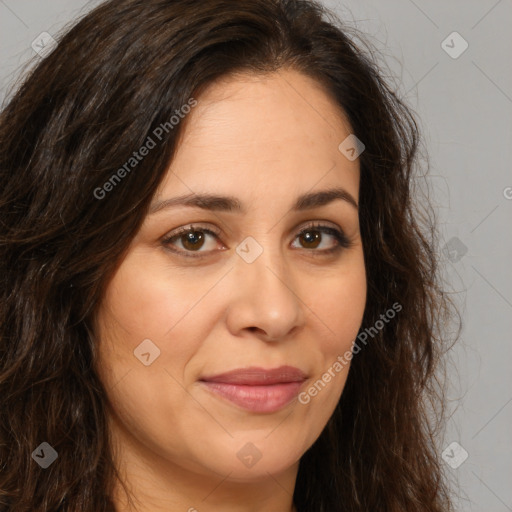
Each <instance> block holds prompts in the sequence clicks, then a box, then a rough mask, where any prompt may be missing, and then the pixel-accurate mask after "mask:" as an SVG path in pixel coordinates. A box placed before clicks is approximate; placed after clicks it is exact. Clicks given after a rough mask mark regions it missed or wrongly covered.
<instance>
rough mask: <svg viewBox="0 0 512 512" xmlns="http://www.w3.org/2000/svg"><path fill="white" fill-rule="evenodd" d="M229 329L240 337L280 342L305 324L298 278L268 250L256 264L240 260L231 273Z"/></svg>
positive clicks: (228, 313) (228, 312)
mask: <svg viewBox="0 0 512 512" xmlns="http://www.w3.org/2000/svg"><path fill="white" fill-rule="evenodd" d="M230 278H231V286H230V298H229V306H228V311H227V324H228V329H229V330H230V332H231V333H232V334H233V335H237V336H240V334H242V333H243V331H248V332H251V333H252V334H253V335H254V334H255V335H257V336H258V337H260V338H261V339H262V340H264V341H279V340H282V339H284V338H285V337H286V336H288V335H289V334H290V333H291V332H292V331H293V330H294V329H295V330H297V329H298V328H300V327H301V326H302V325H303V324H304V319H305V312H304V307H305V306H304V302H303V301H302V300H301V297H299V295H298V290H297V285H298V281H297V279H298V278H297V276H295V279H292V273H291V271H290V269H289V268H287V267H286V265H285V264H284V262H283V261H282V260H280V258H279V256H278V255H275V256H271V255H270V254H269V253H268V252H266V251H264V252H263V253H262V255H261V256H260V257H259V258H258V259H257V260H256V261H254V262H253V263H246V262H245V261H243V260H242V259H239V260H238V261H237V262H236V264H235V269H234V271H233V272H231V277H230Z"/></svg>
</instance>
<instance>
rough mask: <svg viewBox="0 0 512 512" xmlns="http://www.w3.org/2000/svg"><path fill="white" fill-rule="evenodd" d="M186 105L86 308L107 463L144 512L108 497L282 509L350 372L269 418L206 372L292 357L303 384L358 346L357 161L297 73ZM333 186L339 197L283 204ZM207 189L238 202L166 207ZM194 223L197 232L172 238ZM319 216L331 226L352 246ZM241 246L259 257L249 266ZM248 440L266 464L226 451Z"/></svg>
mask: <svg viewBox="0 0 512 512" xmlns="http://www.w3.org/2000/svg"><path fill="white" fill-rule="evenodd" d="M197 100H198V105H197V106H196V107H195V108H194V109H193V110H192V112H191V113H190V114H189V115H188V116H187V118H186V120H185V121H184V122H185V123H186V124H185V125H184V126H183V128H185V130H184V132H183V134H182V138H181V140H180V143H179V147H178V151H177V153H176V155H175V158H174V159H173V161H172V163H171V164H170V167H169V170H168V172H167V175H166V177H165V179H164V181H163V182H162V184H161V186H160V187H159V190H158V191H157V193H156V195H155V197H154V200H153V204H152V206H153V209H154V210H155V211H153V212H152V213H151V212H150V213H148V215H147V217H146V218H145V221H144V224H143V226H142V227H141V229H140V231H139V232H138V234H137V235H136V237H135V238H134V240H133V241H132V244H131V246H130V248H129V250H128V251H127V253H126V256H125V257H124V259H123V260H122V262H120V264H119V266H118V268H117V271H116V273H115V275H114V276H113V278H112V279H111V280H110V281H109V283H108V286H107V289H106V292H105V295H104V297H103V299H102V302H101V304H100V308H99V313H98V316H97V318H96V329H97V337H98V346H99V365H98V372H99V374H100V378H101V380H102V382H103V384H104V386H105V389H106V392H107V395H108V398H109V403H110V410H109V411H108V418H109V425H110V429H111V433H112V438H113V443H114V451H115V459H116V464H117V465H118V467H119V469H120V472H121V475H122V477H123V478H124V479H125V482H126V484H127V486H128V489H129V491H130V493H131V495H132V498H133V499H134V500H135V504H136V506H137V508H130V506H129V505H128V504H127V501H126V497H125V495H124V493H123V492H122V491H121V490H120V489H121V488H120V487H119V486H118V488H117V491H116V496H115V501H116V505H117V509H118V510H119V511H122V512H124V511H128V510H139V511H142V512H157V511H158V512H159V511H164V510H165V511H166V512H168V511H183V512H187V511H188V512H194V511H197V512H289V511H292V512H293V511H294V506H293V503H292V496H293V491H294V487H295V481H296V477H297V471H298V466H299V460H300V458H301V456H302V455H303V454H304V453H305V451H306V450H307V449H308V448H309V447H310V446H311V445H312V444H313V443H314V442H315V440H316V439H317V438H318V437H319V435H320V434H321V432H322V430H323V428H324V427H325V425H326V423H327V421H328V419H329V417H330V416H331V415H332V413H333V411H334V408H335V406H336V404H337V402H338V401H339V398H340V396H341V393H342V391H343V387H344V385H345V381H346V378H347V373H348V366H346V367H344V368H343V370H342V371H339V372H337V373H336V374H335V376H334V377H332V378H331V379H330V382H328V383H327V384H326V385H325V387H323V388H322V389H321V390H320V391H319V392H318V393H317V394H316V396H314V397H312V398H311V400H310V401H309V403H307V404H303V403H300V402H299V401H298V400H297V399H295V400H293V401H292V402H290V403H289V404H288V405H285V406H284V407H283V408H282V409H280V410H278V411H277V412H272V413H255V412H251V411H248V410H246V409H244V408H242V407H239V406H237V405H234V404H233V403H231V402H229V401H227V400H226V399H224V398H222V397H220V396H218V395H216V394H214V393H212V392H211V391H210V390H209V389H207V387H206V386H205V385H204V383H201V382H200V379H201V377H204V376H206V375H213V374H220V373H224V372H227V371H230V370H233V369H237V368H246V367H249V366H257V367H263V368H267V369H269V368H276V367H279V366H281V365H291V366H295V367H297V368H299V369H301V370H302V371H303V372H305V373H306V374H307V376H308V378H307V380H306V381H305V382H304V384H303V387H302V388H301V390H307V389H309V388H310V387H311V386H312V385H313V384H314V383H315V382H317V381H318V380H319V379H321V377H322V375H323V374H324V373H325V372H326V371H327V370H328V368H330V367H332V365H333V363H334V362H335V361H336V359H337V357H338V356H340V355H342V354H344V353H345V352H346V351H347V350H350V349H351V346H352V344H353V341H354V339H355V337H356V335H357V333H358V330H359V328H360V326H361V322H362V318H363V312H364V308H365V303H366V274H365V267H364V259H363V246H362V241H361V236H360V229H359V219H358V210H357V202H358V196H359V161H358V159H357V160H355V161H350V160H348V159H347V158H346V157H345V156H344V155H343V154H342V153H341V152H340V151H339V149H338V146H339V144H340V143H341V142H342V141H343V140H344V139H345V138H346V137H347V136H348V135H349V134H350V133H351V129H350V125H349V124H348V123H347V121H346V118H345V116H344V115H343V113H342V112H340V109H339V108H338V107H337V105H336V104H335V103H334V102H333V101H332V100H331V99H330V97H329V96H328V95H327V94H326V92H324V90H323V89H322V88H321V86H320V85H319V84H317V83H316V82H315V81H314V80H312V79H311V78H309V77H306V76H304V75H302V74H300V73H298V72H296V71H293V70H280V71H279V72H276V73H272V74H268V75H258V76H255V75H247V74H246V75H234V76H231V77H229V78H226V79H223V80H222V81H220V82H217V83H215V84H213V85H210V86H209V87H208V88H207V89H206V90H205V91H203V93H202V94H201V95H200V96H199V97H198V98H197ZM334 188H336V189H343V190H344V192H345V199H344V198H341V199H340V198H337V199H332V200H331V201H329V202H328V203H327V204H322V205H317V206H315V207H313V208H308V209H302V210H297V211H295V210H294V209H293V206H294V204H295V203H296V201H297V198H298V197H299V196H301V195H303V194H308V193H314V192H318V191H323V190H327V189H334ZM200 194H210V195H215V196H230V197H233V198H236V200H237V201H238V202H239V204H240V208H241V210H240V211H239V210H237V209H232V210H224V209H223V208H222V203H216V206H217V208H216V209H213V210H212V209H206V208H201V207H198V206H184V205H176V204H175V205H173V206H171V205H169V204H168V203H167V207H165V205H166V203H163V205H162V201H167V200H170V199H173V198H176V197H178V196H183V195H189V196H194V195H200ZM349 196H351V197H352V198H353V199H354V202H355V203H356V205H353V204H351V202H350V201H349V200H347V199H346V198H347V197H349ZM112 200H114V199H112ZM158 205H159V206H158ZM203 206H205V205H203ZM191 224H192V225H193V228H194V229H193V233H192V235H189V236H185V235H180V234H178V235H176V232H177V230H178V229H179V228H182V227H184V228H187V227H190V225H191ZM318 225H321V226H327V227H330V228H334V229H337V230H338V231H340V230H341V231H342V232H343V233H344V235H345V237H346V238H347V239H348V244H345V245H348V246H347V247H343V246H340V244H339V243H338V241H337V239H336V237H335V236H333V235H332V234H330V233H329V232H324V231H322V229H321V228H319V227H318ZM305 228H309V229H307V230H306V232H305V233H302V234H301V232H302V231H303V230H304V229H305ZM201 230H203V231H201ZM204 230H211V231H213V232H214V234H210V233H209V231H204ZM247 237H252V239H254V241H256V243H257V245H255V244H254V242H253V241H252V240H251V239H250V244H252V245H245V244H246V243H247V240H246V239H247ZM241 242H244V244H242V245H240V244H241ZM239 245H240V247H241V248H243V249H244V250H245V251H246V254H252V255H254V254H256V253H254V252H251V251H255V250H258V246H259V247H261V248H262V249H263V252H262V253H261V254H260V255H259V256H258V257H257V258H256V259H255V260H254V261H253V262H252V263H248V262H247V261H246V259H244V258H243V257H242V256H241V255H240V254H244V253H243V252H241V253H240V252H237V250H236V249H237V247H238V246H239ZM333 248H334V251H331V252H330V253H329V252H327V251H328V250H329V249H333ZM247 251H248V252H247ZM147 339H149V340H151V342H152V343H153V344H154V345H155V346H156V347H158V349H159V350H160V355H159V356H158V357H157V358H156V359H154V361H153V362H152V363H151V364H149V365H148V366H146V365H144V364H143V363H142V362H141V361H140V360H139V359H138V358H137V357H136V356H135V355H134V351H136V349H137V347H138V346H139V345H140V344H141V342H143V340H147ZM146 343H147V342H146ZM150 346H151V345H150ZM151 350H153V349H151ZM145 357H146V359H147V358H148V356H145ZM248 443H249V444H248ZM244 446H245V447H246V448H245V450H253V452H254V454H255V455H254V456H255V457H258V456H261V458H260V459H259V460H258V461H257V462H256V463H255V464H253V465H251V466H250V467H249V465H248V464H244V463H243V461H242V460H241V459H240V458H239V457H238V456H237V454H238V453H239V452H240V450H241V449H242V448H243V447H244ZM245 453H246V452H242V454H245ZM258 454H259V455H258Z"/></svg>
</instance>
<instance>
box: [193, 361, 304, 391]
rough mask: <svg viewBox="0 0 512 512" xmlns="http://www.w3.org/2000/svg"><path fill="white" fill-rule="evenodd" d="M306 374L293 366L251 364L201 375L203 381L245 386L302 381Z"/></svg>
mask: <svg viewBox="0 0 512 512" xmlns="http://www.w3.org/2000/svg"><path fill="white" fill-rule="evenodd" d="M306 378H307V376H306V374H305V373H304V372H303V371H301V370H299V369H298V368H295V367H293V366H280V367H279V368H272V369H265V368H258V367H255V366H251V367H248V368H238V369H236V370H231V371H229V372H225V373H221V374H219V375H212V376H209V377H202V378H201V379H200V380H202V381H204V382H219V383H224V384H240V385H246V386H269V385H272V384H282V383H286V382H302V381H304V380H305V379H306Z"/></svg>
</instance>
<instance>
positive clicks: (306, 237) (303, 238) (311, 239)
mask: <svg viewBox="0 0 512 512" xmlns="http://www.w3.org/2000/svg"><path fill="white" fill-rule="evenodd" d="M299 240H300V242H301V244H302V246H303V247H304V248H305V249H316V248H317V247H318V246H319V245H320V242H321V241H322V234H321V233H320V232H319V231H314V230H308V231H303V232H302V233H301V234H300V235H299Z"/></svg>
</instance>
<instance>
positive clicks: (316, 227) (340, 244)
mask: <svg viewBox="0 0 512 512" xmlns="http://www.w3.org/2000/svg"><path fill="white" fill-rule="evenodd" d="M309 231H319V232H320V233H324V234H327V235H331V236H332V237H334V239H335V240H336V242H337V245H336V246H334V247H331V248H330V249H320V250H316V249H306V248H303V250H304V251H308V252H310V253H311V255H313V256H327V255H330V254H334V253H337V252H340V251H341V250H342V249H348V248H349V247H351V246H352V243H351V241H350V240H349V239H348V238H347V237H346V235H345V233H343V231H341V230H339V229H336V228H333V227H331V226H326V225H324V224H320V223H312V224H310V225H308V226H306V227H304V228H302V229H301V230H300V231H299V232H298V233H297V235H296V237H295V239H294V240H296V239H297V238H298V237H300V236H301V235H304V234H305V233H307V232H309ZM193 232H201V233H207V234H209V235H212V236H214V237H215V238H217V239H218V238H219V236H220V232H216V231H213V230H211V229H209V228H204V227H201V226H195V225H192V224H190V225H188V226H184V227H182V228H178V229H177V230H176V231H175V232H173V233H171V234H170V235H169V236H166V237H165V238H164V239H163V240H162V244H163V245H165V246H166V248H167V249H169V250H170V251H172V252H173V253H176V254H179V255H181V256H184V257H186V258H203V257H205V256H207V255H208V253H210V252H211V251H201V252H199V251H186V250H182V249H179V250H176V249H171V248H170V247H169V246H170V245H172V242H173V241H175V240H176V239H179V238H180V237H181V236H183V235H185V234H187V233H193Z"/></svg>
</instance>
